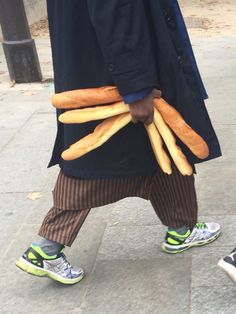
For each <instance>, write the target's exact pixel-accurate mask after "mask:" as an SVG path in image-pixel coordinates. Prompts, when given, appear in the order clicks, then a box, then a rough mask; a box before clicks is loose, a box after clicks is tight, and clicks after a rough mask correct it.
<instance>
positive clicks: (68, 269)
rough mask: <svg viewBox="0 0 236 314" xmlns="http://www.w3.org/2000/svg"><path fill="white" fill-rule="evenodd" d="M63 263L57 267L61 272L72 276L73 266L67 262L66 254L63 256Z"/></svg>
mask: <svg viewBox="0 0 236 314" xmlns="http://www.w3.org/2000/svg"><path fill="white" fill-rule="evenodd" d="M61 258H62V259H61V261H60V263H59V264H58V265H57V267H58V268H59V269H61V270H63V271H64V272H66V274H67V275H68V274H71V271H72V266H71V265H70V263H69V262H68V261H67V259H66V257H65V255H64V254H62V256H61Z"/></svg>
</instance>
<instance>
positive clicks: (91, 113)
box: [59, 102, 129, 123]
mask: <svg viewBox="0 0 236 314" xmlns="http://www.w3.org/2000/svg"><path fill="white" fill-rule="evenodd" d="M126 112H129V107H128V106H127V105H125V104H124V102H118V103H115V104H113V105H109V106H99V107H91V108H84V109H76V110H70V111H66V112H65V113H63V114H61V115H60V116H59V121H60V122H62V123H84V122H88V121H94V120H100V119H106V118H109V117H113V116H116V115H119V114H122V113H126Z"/></svg>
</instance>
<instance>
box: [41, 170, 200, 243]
mask: <svg viewBox="0 0 236 314" xmlns="http://www.w3.org/2000/svg"><path fill="white" fill-rule="evenodd" d="M172 168H173V173H172V175H171V176H168V175H166V174H164V173H163V172H162V171H161V170H159V171H158V172H157V173H155V174H150V175H147V176H137V177H130V178H114V179H90V180H84V179H79V178H74V177H68V176H65V175H64V174H63V173H62V171H61V172H60V173H59V175H58V178H57V182H56V185H55V188H54V191H53V201H54V204H53V205H54V206H53V207H52V208H51V209H50V211H49V212H48V214H47V215H46V217H45V219H44V221H43V223H42V226H41V228H40V230H39V235H40V236H42V237H44V238H46V239H49V240H52V241H55V242H58V243H61V244H64V245H67V246H71V244H72V243H73V241H74V239H75V238H76V236H77V234H78V232H79V230H80V228H81V226H82V224H83V222H84V221H85V219H86V217H87V215H88V214H89V212H90V209H91V208H94V207H99V206H103V205H106V204H109V203H114V202H116V201H118V200H120V199H123V198H126V197H132V196H136V197H141V198H144V199H148V200H150V201H151V204H152V206H153V208H154V210H155V212H156V214H157V216H158V217H159V219H160V220H161V222H162V223H163V224H164V225H166V226H171V227H175V228H180V227H182V226H184V225H186V226H189V227H192V226H194V225H195V223H196V221H197V212H198V207H197V199H196V192H195V187H194V176H193V175H192V176H186V177H184V176H182V175H181V174H180V173H179V171H178V170H177V169H176V168H175V167H174V166H173V167H172Z"/></svg>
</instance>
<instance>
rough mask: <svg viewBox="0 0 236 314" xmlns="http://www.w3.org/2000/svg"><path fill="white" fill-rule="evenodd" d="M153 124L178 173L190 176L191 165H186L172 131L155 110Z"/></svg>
mask: <svg viewBox="0 0 236 314" xmlns="http://www.w3.org/2000/svg"><path fill="white" fill-rule="evenodd" d="M154 124H155V125H156V127H157V129H158V131H159V133H160V135H161V137H162V139H163V140H164V142H165V144H166V147H167V149H168V151H169V153H170V155H171V157H172V159H173V161H174V163H175V165H176V167H177V168H178V170H179V171H180V173H181V174H182V175H183V176H190V175H192V174H193V169H192V167H191V165H190V164H189V163H188V161H187V158H186V157H185V155H184V154H183V152H182V150H181V148H180V147H178V146H177V144H176V140H175V137H174V135H173V133H172V131H171V130H170V128H169V127H168V125H167V124H166V123H165V121H164V119H163V118H162V116H161V114H160V113H159V112H158V111H157V109H155V110H154Z"/></svg>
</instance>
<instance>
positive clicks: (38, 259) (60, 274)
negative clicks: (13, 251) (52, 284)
mask: <svg viewBox="0 0 236 314" xmlns="http://www.w3.org/2000/svg"><path fill="white" fill-rule="evenodd" d="M16 266H18V267H19V268H20V269H22V270H24V271H25V272H27V273H29V274H32V275H35V276H38V277H49V278H51V279H53V280H56V281H59V282H60V283H63V284H67V285H72V284H75V283H77V282H79V281H80V280H81V279H82V278H83V277H84V271H83V269H81V268H79V269H74V268H73V267H72V266H71V265H70V263H69V262H68V261H67V259H66V257H65V255H64V254H63V252H62V251H61V252H60V253H59V254H57V255H54V256H48V255H46V254H45V253H44V252H43V251H42V249H41V248H40V247H38V246H36V245H33V244H32V245H31V247H30V248H29V249H28V250H27V251H26V252H25V253H24V254H23V256H22V257H20V259H19V260H18V261H17V262H16Z"/></svg>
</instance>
